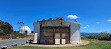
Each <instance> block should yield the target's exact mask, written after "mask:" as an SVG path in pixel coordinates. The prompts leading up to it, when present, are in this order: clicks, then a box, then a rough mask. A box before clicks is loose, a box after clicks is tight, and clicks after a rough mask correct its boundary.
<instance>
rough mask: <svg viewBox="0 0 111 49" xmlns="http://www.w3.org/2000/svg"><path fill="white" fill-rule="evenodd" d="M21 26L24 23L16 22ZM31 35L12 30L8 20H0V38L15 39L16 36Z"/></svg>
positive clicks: (24, 36) (25, 36)
mask: <svg viewBox="0 0 111 49" xmlns="http://www.w3.org/2000/svg"><path fill="white" fill-rule="evenodd" d="M18 24H20V25H21V26H22V25H24V23H23V22H18ZM27 37H32V36H28V35H25V34H21V33H19V32H18V31H13V27H12V25H11V24H9V23H8V22H4V21H1V20H0V40H5V39H16V38H27Z"/></svg>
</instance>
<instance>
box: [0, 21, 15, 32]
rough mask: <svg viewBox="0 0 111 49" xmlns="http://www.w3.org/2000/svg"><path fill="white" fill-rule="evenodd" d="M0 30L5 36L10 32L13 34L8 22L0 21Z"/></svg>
mask: <svg viewBox="0 0 111 49" xmlns="http://www.w3.org/2000/svg"><path fill="white" fill-rule="evenodd" d="M0 30H1V32H3V33H5V34H10V33H11V32H13V27H12V26H11V24H9V23H8V22H4V21H1V20H0Z"/></svg>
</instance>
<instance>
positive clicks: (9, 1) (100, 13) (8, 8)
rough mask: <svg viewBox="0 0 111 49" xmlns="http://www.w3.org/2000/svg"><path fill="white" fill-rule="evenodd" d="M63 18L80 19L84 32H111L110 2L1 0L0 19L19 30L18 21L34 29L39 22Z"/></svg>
mask: <svg viewBox="0 0 111 49" xmlns="http://www.w3.org/2000/svg"><path fill="white" fill-rule="evenodd" d="M55 17H63V18H64V19H65V20H66V19H67V20H68V21H74V20H77V21H78V22H79V23H80V24H81V29H80V30H81V32H87V33H100V32H110V33H111V0H0V20H2V21H5V22H9V23H10V24H11V25H12V26H13V29H14V30H15V31H18V28H19V25H18V24H17V22H24V24H25V25H26V26H28V27H29V28H30V29H31V30H34V27H33V23H34V22H36V21H37V20H39V21H40V20H42V19H48V18H55Z"/></svg>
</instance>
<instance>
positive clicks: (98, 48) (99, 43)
mask: <svg viewBox="0 0 111 49" xmlns="http://www.w3.org/2000/svg"><path fill="white" fill-rule="evenodd" d="M83 40H88V41H91V43H90V44H88V45H82V46H76V47H61V48H59V47H57V48H48V47H46V48H45V47H33V46H24V47H23V46H18V47H12V48H10V49H111V41H103V40H91V39H83Z"/></svg>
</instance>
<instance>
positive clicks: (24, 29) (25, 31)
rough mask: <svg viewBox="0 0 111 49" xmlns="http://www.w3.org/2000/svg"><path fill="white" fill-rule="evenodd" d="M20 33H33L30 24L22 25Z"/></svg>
mask: <svg viewBox="0 0 111 49" xmlns="http://www.w3.org/2000/svg"><path fill="white" fill-rule="evenodd" d="M19 33H22V34H27V35H28V34H30V33H31V30H30V28H29V27H28V26H22V27H20V28H19Z"/></svg>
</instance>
